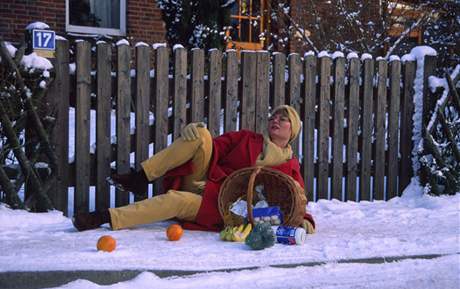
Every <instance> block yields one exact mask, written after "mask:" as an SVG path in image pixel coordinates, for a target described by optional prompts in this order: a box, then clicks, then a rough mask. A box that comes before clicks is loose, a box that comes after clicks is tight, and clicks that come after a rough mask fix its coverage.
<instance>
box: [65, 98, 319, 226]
mask: <svg viewBox="0 0 460 289" xmlns="http://www.w3.org/2000/svg"><path fill="white" fill-rule="evenodd" d="M300 126H301V123H300V118H299V115H298V114H297V112H296V111H295V109H293V108H292V107H290V106H288V105H281V106H278V107H277V108H275V109H274V110H273V113H272V116H271V117H270V119H269V121H268V135H269V136H268V137H264V136H263V135H261V134H258V133H254V132H251V131H247V130H241V131H237V132H228V133H225V134H223V135H221V136H219V137H216V138H214V139H213V138H212V137H211V134H210V133H209V131H208V130H207V129H206V128H204V124H202V123H191V124H188V125H187V126H186V127H185V128H184V130H183V132H182V137H180V138H178V139H177V140H176V141H174V142H173V143H172V144H171V145H170V146H169V147H167V148H166V149H164V150H162V151H160V152H159V153H157V154H155V155H153V156H152V157H151V158H149V159H148V160H146V161H144V162H143V163H142V164H141V165H142V169H141V170H140V171H138V172H135V173H130V174H124V175H117V174H115V175H113V176H112V179H113V181H114V182H116V183H118V184H119V185H121V186H122V187H123V189H125V190H127V191H131V192H133V193H135V194H136V193H137V194H142V193H145V192H146V189H147V184H148V183H149V182H151V181H153V180H155V179H156V178H158V177H160V176H164V188H165V191H166V192H167V193H166V194H161V195H158V196H155V197H152V198H149V199H146V200H143V201H139V202H136V203H133V204H130V205H127V206H124V207H119V208H110V209H108V210H105V211H95V212H92V213H78V214H76V216H75V217H74V220H73V221H74V226H75V228H77V229H78V230H79V231H83V230H89V229H95V228H97V227H99V226H100V225H102V224H105V223H110V225H111V227H112V229H113V230H119V229H124V228H129V227H133V226H136V225H140V224H147V223H152V222H157V221H163V220H167V219H172V218H177V219H179V220H181V221H183V222H184V227H185V228H186V229H192V230H209V231H219V230H221V229H222V227H223V221H222V218H221V216H220V214H219V210H218V205H217V201H218V193H219V189H220V186H221V184H222V183H223V182H224V180H225V178H226V177H227V176H228V175H230V174H231V173H232V172H234V171H236V170H238V169H241V168H246V167H250V166H254V165H257V166H267V167H271V168H273V169H277V170H279V171H281V172H283V173H285V174H287V175H289V176H291V177H293V178H294V180H296V181H297V184H298V185H299V186H301V187H302V188H303V186H304V184H303V179H302V175H301V174H300V166H299V162H298V160H297V158H295V157H294V156H293V154H292V150H291V146H290V145H289V144H290V143H291V142H292V141H293V140H294V139H296V138H297V136H298V134H299V131H300ZM303 227H304V228H305V230H306V231H307V232H308V233H314V231H315V223H314V220H313V218H312V216H311V215H310V214H309V213H305V216H304V224H303Z"/></svg>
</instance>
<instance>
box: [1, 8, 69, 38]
mask: <svg viewBox="0 0 460 289" xmlns="http://www.w3.org/2000/svg"><path fill="white" fill-rule="evenodd" d="M35 21H41V22H45V23H47V24H48V25H49V26H50V27H51V29H53V30H55V31H56V32H58V33H60V34H62V33H64V30H65V1H63V0H35V1H32V0H1V1H0V35H2V37H3V38H4V39H5V40H7V41H11V42H19V40H20V39H21V37H23V35H24V30H25V28H26V26H27V24H29V23H31V22H35Z"/></svg>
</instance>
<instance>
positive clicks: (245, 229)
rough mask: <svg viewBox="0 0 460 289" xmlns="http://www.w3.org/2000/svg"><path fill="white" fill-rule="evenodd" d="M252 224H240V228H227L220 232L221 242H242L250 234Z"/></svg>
mask: <svg viewBox="0 0 460 289" xmlns="http://www.w3.org/2000/svg"><path fill="white" fill-rule="evenodd" d="M251 230H252V224H250V223H249V224H246V225H244V224H242V225H240V226H235V227H232V226H227V227H225V229H223V230H222V231H221V232H220V239H221V240H222V241H230V242H244V240H246V237H247V236H248V235H249V233H251Z"/></svg>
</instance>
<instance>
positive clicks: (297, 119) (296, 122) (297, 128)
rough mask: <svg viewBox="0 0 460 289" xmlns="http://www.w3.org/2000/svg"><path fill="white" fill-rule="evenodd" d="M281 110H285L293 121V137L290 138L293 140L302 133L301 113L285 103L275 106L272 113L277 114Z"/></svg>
mask: <svg viewBox="0 0 460 289" xmlns="http://www.w3.org/2000/svg"><path fill="white" fill-rule="evenodd" d="M280 110H283V111H285V112H286V113H287V117H288V118H289V120H290V121H291V137H290V138H289V142H292V141H293V140H294V139H295V138H296V137H297V136H298V135H299V133H300V127H301V125H302V124H301V122H300V117H299V114H298V113H297V111H296V110H295V109H294V108H293V107H292V106H289V105H285V104H283V105H280V106H277V107H275V108H274V109H273V111H272V115H275V114H276V113H277V112H279V111H280Z"/></svg>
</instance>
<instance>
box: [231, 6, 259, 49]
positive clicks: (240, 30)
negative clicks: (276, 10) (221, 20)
mask: <svg viewBox="0 0 460 289" xmlns="http://www.w3.org/2000/svg"><path fill="white" fill-rule="evenodd" d="M264 10H265V3H264V0H238V1H235V3H234V4H233V6H232V10H231V16H230V17H231V28H230V29H229V30H228V31H227V36H229V37H230V39H231V40H230V41H229V43H228V44H227V47H228V48H236V49H238V50H239V49H253V50H259V49H262V48H263V45H264V38H263V37H261V35H262V33H263V32H264V25H265V23H264Z"/></svg>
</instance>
